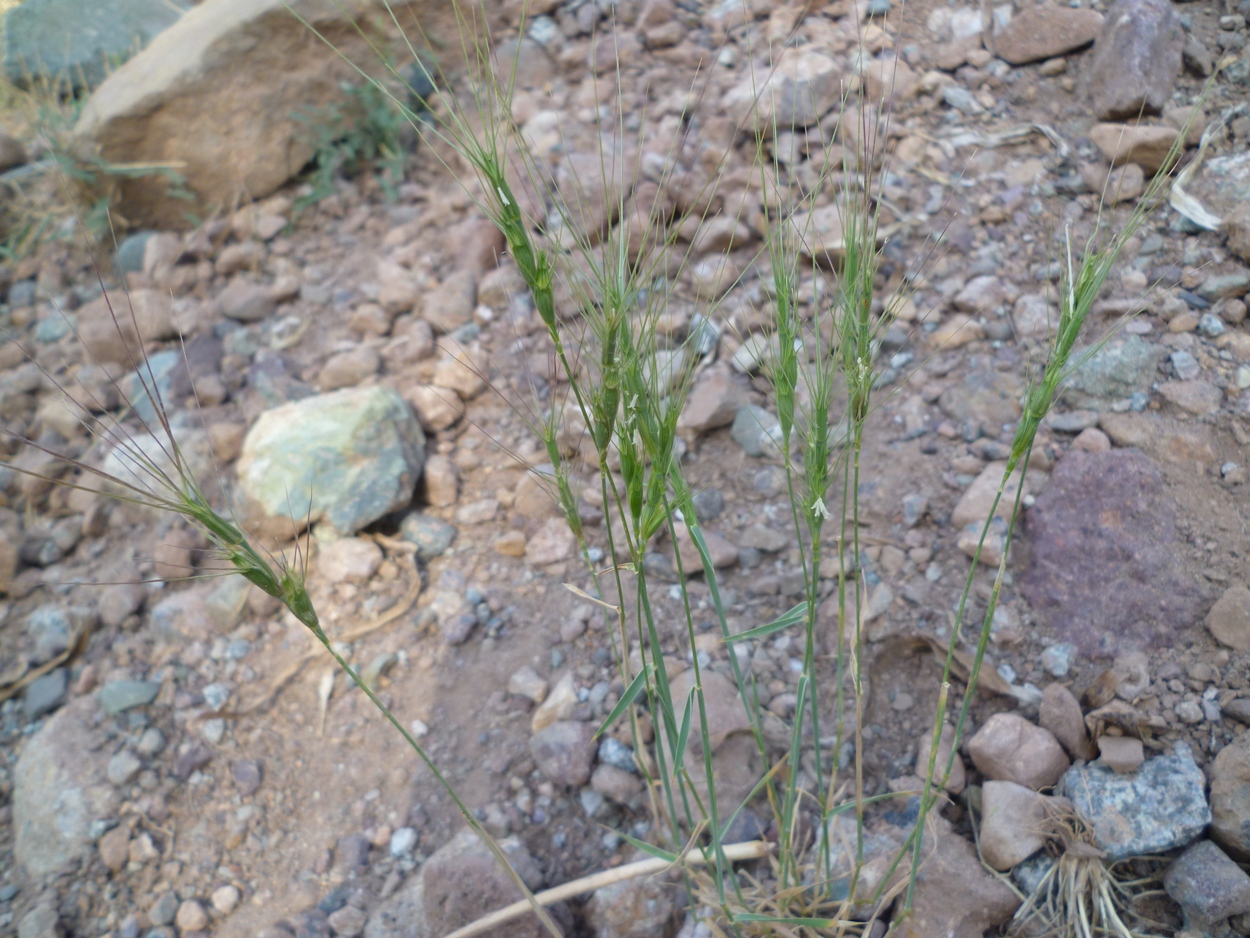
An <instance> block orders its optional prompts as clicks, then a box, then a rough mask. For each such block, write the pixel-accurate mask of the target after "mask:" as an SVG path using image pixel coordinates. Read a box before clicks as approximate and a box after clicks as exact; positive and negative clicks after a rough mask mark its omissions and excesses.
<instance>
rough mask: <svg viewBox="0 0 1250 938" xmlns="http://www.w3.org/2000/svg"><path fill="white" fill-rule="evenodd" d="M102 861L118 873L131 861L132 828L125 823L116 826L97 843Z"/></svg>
mask: <svg viewBox="0 0 1250 938" xmlns="http://www.w3.org/2000/svg"><path fill="white" fill-rule="evenodd" d="M96 849H97V850H99V851H100V862H102V863H103V864H104V865H105V866H107V867H108V868H109V869H110V870H112V871H113V872H114V873H116V872H117V871H118V870H120V869H121V868H122V867H124V866H125V865H126V864H127V863H128V862H129V861H130V828H129V827H127V826H126V825H124V824H120V825H118V826H117V827H114V828H113V829H112V830H111V831H109V832H108V833H106V834H105V835H104V836H103V837H101V838H100V839H99V841H98V842H97V843H96Z"/></svg>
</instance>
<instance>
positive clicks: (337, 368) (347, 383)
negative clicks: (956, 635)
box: [317, 345, 382, 391]
mask: <svg viewBox="0 0 1250 938" xmlns="http://www.w3.org/2000/svg"><path fill="white" fill-rule="evenodd" d="M381 367H382V356H381V355H379V354H378V353H377V350H376V349H373V348H371V347H370V346H368V345H358V346H357V347H356V348H354V349H349V350H348V351H345V352H338V353H336V354H334V355H331V356H330V357H329V359H327V360H326V363H325V364H324V365H323V366H322V367H321V371H320V373H319V374H318V375H317V387H318V388H320V389H321V390H322V391H337V390H338V389H339V388H353V387H355V386H356V385H358V384H360V382H362V381H364V380H365V379H366V378H371V377H373V376H374V375H376V374H377V373H378V370H379V369H380V368H381Z"/></svg>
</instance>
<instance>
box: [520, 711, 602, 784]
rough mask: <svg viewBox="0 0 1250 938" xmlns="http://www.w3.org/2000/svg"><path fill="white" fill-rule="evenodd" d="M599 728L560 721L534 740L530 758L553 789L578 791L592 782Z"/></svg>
mask: <svg viewBox="0 0 1250 938" xmlns="http://www.w3.org/2000/svg"><path fill="white" fill-rule="evenodd" d="M596 748H597V743H596V742H595V728H594V727H593V726H591V725H590V724H589V723H576V722H573V721H569V720H564V721H557V722H555V723H552V724H550V725H549V726H545V727H543V728H542V729H541V730H539V731H538V732H536V733H535V734H534V735H533V736H531V737H530V754H531V755H532V756H533V757H534V762H535V764H536V765H537V766H538V769H539V771H541V772H542V773H543V776H544V777H545V778H546V779H547V780H548V781H549V782H551V783H552V784H553V785H562V786H565V787H568V788H577V787H579V786H581V785H585V784H586V783H587V782H588V781H590V768H591V766H592V765H593V764H594V760H595V750H596Z"/></svg>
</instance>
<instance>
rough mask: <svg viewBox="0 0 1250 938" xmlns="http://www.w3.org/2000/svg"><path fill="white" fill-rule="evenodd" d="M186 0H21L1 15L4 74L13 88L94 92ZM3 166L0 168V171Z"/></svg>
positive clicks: (169, 22) (174, 19) (173, 18)
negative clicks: (55, 85)
mask: <svg viewBox="0 0 1250 938" xmlns="http://www.w3.org/2000/svg"><path fill="white" fill-rule="evenodd" d="M189 5H190V4H189V3H188V2H187V0H175V2H166V0H117V2H115V3H109V4H100V3H94V2H91V0H86V2H83V0H26V2H24V3H21V4H18V5H17V6H16V7H13V8H12V9H10V10H9V11H8V13H7V15H5V17H4V23H3V28H0V36H3V37H4V74H5V77H6V78H7V79H8V80H9V81H11V82H13V83H14V84H16V85H22V86H26V85H27V84H33V85H35V86H38V85H39V84H40V83H41V82H45V81H50V82H60V81H68V82H70V83H71V84H72V85H73V86H74V87H75V88H78V87H87V88H94V87H95V86H96V85H98V84H99V83H100V82H101V81H102V80H103V79H104V76H105V75H106V74H107V73H108V70H109V69H110V68H111V67H112V66H113V63H115V62H116V61H117V60H118V59H119V58H124V57H126V56H128V55H130V54H131V53H133V52H134V50H135V46H136V44H138V45H140V46H144V45H147V44H148V43H149V42H151V41H152V38H153V37H154V36H156V35H157V34H159V33H161V32H162V31H164V30H166V29H168V28H169V27H170V26H172V25H173V24H174V23H176V22H177V21H178V17H179V16H181V15H182V11H183V10H185V9H187V7H188V6H189ZM4 168H7V167H3V166H2V165H0V170H3V169H4Z"/></svg>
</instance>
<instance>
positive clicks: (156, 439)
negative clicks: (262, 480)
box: [4, 282, 320, 632]
mask: <svg viewBox="0 0 1250 938" xmlns="http://www.w3.org/2000/svg"><path fill="white" fill-rule="evenodd" d="M101 286H102V287H103V282H101ZM104 297H105V302H106V304H107V306H108V311H109V315H110V316H111V317H112V320H113V325H114V327H115V328H116V329H117V331H118V334H119V335H123V334H124V333H123V329H122V326H121V323H120V321H119V320H118V318H117V313H116V311H115V310H114V308H113V304H112V302H111V300H109V298H108V294H107V292H105V294H104ZM129 325H130V326H131V327H132V328H133V329H134V330H135V333H136V334H138V321H137V319H136V317H135V314H134V310H133V308H131V310H130V323H129ZM5 339H6V340H7V341H11V342H13V343H14V344H15V345H17V346H18V347H19V348H21V349H22V352H23V353H24V354H25V355H26V356H27V358H28V359H29V360H30V361H32V362H36V364H38V362H37V360H36V359H35V358H34V357H33V356H32V355H31V354H30V353H29V351H28V350H26V349H25V348H24V347H23V346H22V345H21V344H20V343H19V342H18V341H17V340H16V339H15V338H13V337H11V336H7V335H6V336H5ZM136 358H137V359H138V360H137V361H136V360H134V359H136ZM131 365H132V366H133V370H134V373H135V375H136V377H137V381H138V387H139V390H138V391H137V393H136V394H135V397H136V398H139V397H146V398H147V399H148V400H149V401H151V402H152V404H153V405H154V409H155V415H156V417H155V421H154V425H153V422H150V421H148V420H145V419H144V418H143V417H142V416H141V415H140V414H139V412H138V411H137V410H136V408H135V407H134V401H133V400H132V399H131V397H128V396H127V392H126V389H125V388H124V387H123V386H122V382H121V381H119V380H118V379H116V378H113V377H112V376H110V378H109V381H110V383H111V384H112V387H113V390H114V391H115V392H116V394H117V396H118V399H119V400H120V402H121V404H122V408H123V409H122V413H123V414H126V413H130V414H131V415H133V416H134V417H135V418H137V420H138V422H139V425H140V426H141V428H142V432H141V433H139V434H135V433H133V432H131V430H130V429H129V428H128V427H127V426H126V425H125V424H124V423H123V422H122V420H121V419H119V418H118V417H115V416H112V415H110V414H108V412H107V411H104V408H103V407H102V406H100V405H99V404H98V403H96V402H92V403H93V408H92V409H96V410H100V411H103V414H102V416H101V418H100V421H101V422H100V424H98V425H92V424H91V423H89V422H88V421H89V419H90V418H89V417H88V416H87V415H88V414H89V413H90V410H89V409H88V407H87V406H86V405H85V403H84V402H80V401H77V400H75V399H74V398H73V396H72V395H71V393H70V391H69V390H68V389H67V388H66V387H65V386H64V385H63V384H62V383H61V382H60V381H59V380H58V379H57V378H56V377H55V376H54V375H52V374H51V373H50V372H49V371H47V370H46V369H45V368H43V366H42V365H39V368H40V371H41V372H42V373H43V375H44V377H45V378H46V379H47V380H48V381H50V382H51V383H52V384H53V386H54V387H55V388H56V389H57V391H58V392H59V393H60V394H62V395H63V396H64V397H65V399H66V400H68V401H69V402H71V404H72V407H73V411H74V412H75V413H76V414H78V419H79V424H80V426H81V427H82V429H83V430H84V431H85V432H86V433H87V435H88V436H89V437H94V438H95V440H96V442H97V444H103V445H105V446H108V447H110V448H111V457H112V465H114V466H116V467H117V471H110V470H109V469H107V468H104V467H103V466H100V465H95V464H93V462H92V461H89V460H88V459H85V458H84V459H77V458H67V457H65V456H64V455H63V454H60V453H57V452H56V451H54V450H53V449H52V448H51V447H47V446H44V445H43V444H41V443H40V442H37V441H34V440H30V439H27V438H25V437H22V436H19V435H17V434H15V433H13V431H11V430H8V429H7V428H6V429H5V430H4V432H5V433H6V434H8V435H9V436H10V437H11V438H13V439H16V440H17V441H19V442H20V443H23V444H25V445H26V446H28V447H31V448H33V449H35V450H38V451H40V452H42V453H44V454H46V455H48V456H50V457H52V458H54V459H58V460H64V461H67V462H68V463H69V464H70V465H71V466H73V467H74V468H76V469H77V470H78V471H79V473H80V477H79V478H80V481H78V482H73V481H69V480H67V479H65V478H63V477H61V476H59V475H55V474H49V473H44V472H40V471H38V470H32V469H28V468H25V467H23V466H21V465H19V464H12V468H13V469H14V470H15V471H17V472H19V473H22V474H24V475H27V476H31V477H34V478H38V479H41V480H43V481H45V482H48V483H50V484H52V485H62V486H68V487H72V488H78V489H82V490H84V491H87V492H91V493H94V494H96V495H100V496H103V497H106V498H111V499H115V500H117V501H122V502H128V503H131V504H134V505H139V506H142V507H146V508H149V509H152V510H153V511H155V512H157V513H162V512H167V513H170V514H174V515H178V516H180V517H182V518H184V519H186V520H187V521H188V522H189V523H190V524H191V525H192V526H193V527H194V528H196V529H197V530H198V531H199V532H200V533H201V534H203V535H204V537H205V538H206V539H207V540H208V542H209V543H210V544H211V545H212V548H213V552H214V553H215V554H216V555H217V556H218V557H219V558H220V559H222V560H224V561H226V562H227V564H229V568H228V569H230V570H233V571H234V572H237V573H238V574H239V575H241V576H242V577H244V578H245V579H246V580H248V581H249V582H250V583H253V584H254V585H256V586H257V587H258V588H260V589H261V590H263V591H264V592H265V593H268V594H269V595H270V596H273V597H274V598H275V599H277V600H279V601H280V602H281V603H282V604H283V605H284V606H286V607H287V608H288V609H289V610H290V611H291V613H292V614H293V615H294V616H295V617H296V619H298V620H299V621H300V622H301V623H303V624H304V625H306V626H307V627H308V628H310V629H312V630H313V631H314V632H319V631H320V623H319V621H318V619H317V614H316V611H315V610H314V608H313V604H312V600H311V598H310V597H309V595H308V590H307V588H306V586H305V576H306V569H305V563H304V562H303V561H302V560H300V559H299V558H298V557H297V562H296V563H295V564H294V565H291V564H288V563H287V562H286V561H285V560H282V559H277V558H272V559H273V562H272V563H271V562H270V561H269V560H266V559H265V557H264V556H262V554H261V553H260V552H259V551H258V550H257V549H256V547H255V546H253V544H252V543H251V541H250V540H249V539H248V537H247V535H246V534H245V533H244V531H243V530H242V528H240V526H239V525H238V523H237V520H236V519H233V518H232V517H227V516H226V515H224V514H222V513H220V512H218V511H217V510H216V509H215V508H213V507H212V504H211V503H210V501H209V499H208V497H207V496H206V495H205V493H204V490H203V488H202V487H201V485H200V483H199V481H198V480H197V479H196V477H195V474H194V473H193V471H192V469H191V461H190V460H189V459H188V458H187V456H186V455H185V454H184V452H183V450H182V447H181V445H180V444H179V442H178V437H177V433H176V431H175V426H174V423H173V422H172V421H171V420H170V417H169V413H168V411H167V409H166V407H165V402H164V400H163V399H162V396H161V392H160V388H159V387H158V385H157V382H156V379H155V375H154V373H153V370H152V366H151V363H150V362H149V360H148V357H147V353H146V351H144V350H143V348H142V344H141V343H140V348H139V352H138V354H137V355H136V356H132V361H131ZM88 479H95V480H96V481H97V483H98V484H88V482H87V480H88Z"/></svg>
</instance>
